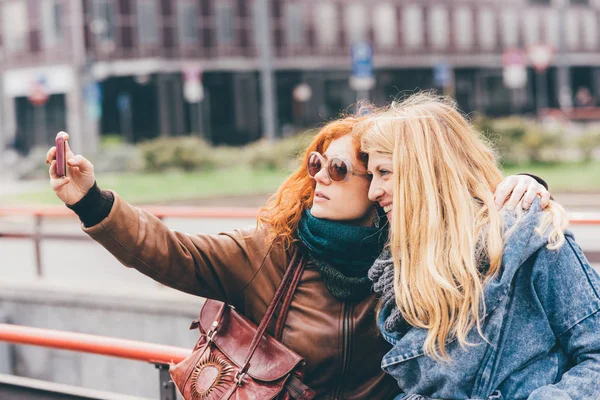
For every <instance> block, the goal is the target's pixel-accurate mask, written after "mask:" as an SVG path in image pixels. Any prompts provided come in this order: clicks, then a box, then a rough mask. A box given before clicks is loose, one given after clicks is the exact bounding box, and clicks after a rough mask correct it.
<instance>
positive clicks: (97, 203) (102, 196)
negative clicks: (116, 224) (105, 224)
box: [67, 182, 115, 228]
mask: <svg viewBox="0 0 600 400" xmlns="http://www.w3.org/2000/svg"><path fill="white" fill-rule="evenodd" d="M114 202H115V196H114V195H113V194H112V192H110V191H108V190H101V189H100V188H99V187H98V185H97V184H96V182H94V186H92V188H91V189H90V190H89V191H88V192H87V193H86V195H85V196H83V198H82V199H81V200H79V201H78V202H77V203H75V204H73V205H68V204H67V207H68V208H70V209H71V210H73V211H74V212H75V214H77V216H78V217H79V219H80V220H81V223H82V224H83V226H85V227H86V228H89V227H90V226H94V225H96V224H97V223H99V222H100V221H102V220H103V219H104V218H106V217H107V216H108V214H109V213H110V210H111V209H112V206H113V203H114Z"/></svg>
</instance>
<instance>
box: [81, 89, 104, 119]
mask: <svg viewBox="0 0 600 400" xmlns="http://www.w3.org/2000/svg"><path fill="white" fill-rule="evenodd" d="M83 97H84V99H85V106H86V109H87V113H88V116H89V117H90V119H92V120H94V121H98V120H99V119H100V118H101V117H102V87H101V86H100V84H99V83H98V82H95V81H93V82H89V83H88V84H87V85H85V87H84V89H83Z"/></svg>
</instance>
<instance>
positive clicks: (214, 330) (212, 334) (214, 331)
mask: <svg viewBox="0 0 600 400" xmlns="http://www.w3.org/2000/svg"><path fill="white" fill-rule="evenodd" d="M218 328H219V321H217V320H214V321H213V323H212V325H211V327H210V329H209V330H208V332H206V337H207V338H208V341H209V342H212V341H213V339H214V337H215V335H216V334H217V329H218Z"/></svg>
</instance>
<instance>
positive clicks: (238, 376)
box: [233, 364, 250, 386]
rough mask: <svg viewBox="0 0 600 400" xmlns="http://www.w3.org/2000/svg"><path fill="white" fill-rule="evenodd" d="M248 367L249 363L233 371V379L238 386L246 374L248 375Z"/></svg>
mask: <svg viewBox="0 0 600 400" xmlns="http://www.w3.org/2000/svg"><path fill="white" fill-rule="evenodd" d="M248 368H250V365H249V364H248V365H246V366H245V367H244V368H242V369H240V370H239V371H237V372H236V373H235V375H234V377H233V380H234V382H235V383H236V384H237V385H238V386H242V384H243V383H244V382H243V380H244V378H245V377H246V375H248V374H247V371H248Z"/></svg>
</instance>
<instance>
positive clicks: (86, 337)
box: [0, 324, 191, 364]
mask: <svg viewBox="0 0 600 400" xmlns="http://www.w3.org/2000/svg"><path fill="white" fill-rule="evenodd" d="M0 341H4V342H10V343H18V344H29V345H34V346H42V347H51V348H54V349H62V350H71V351H80V352H84V353H94V354H102V355H105V356H112V357H119V358H127V359H130V360H138V361H146V362H149V363H153V364H169V363H172V362H173V363H178V362H180V361H181V360H183V359H184V358H186V357H188V356H189V355H190V353H191V350H189V349H184V348H181V347H174V346H166V345H160V344H153V343H146V342H138V341H135V340H128V339H118V338H111V337H105V336H98V335H90V334H86V333H75V332H64V331H56V330H52V329H42V328H32V327H27V326H18V325H10V324H0Z"/></svg>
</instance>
